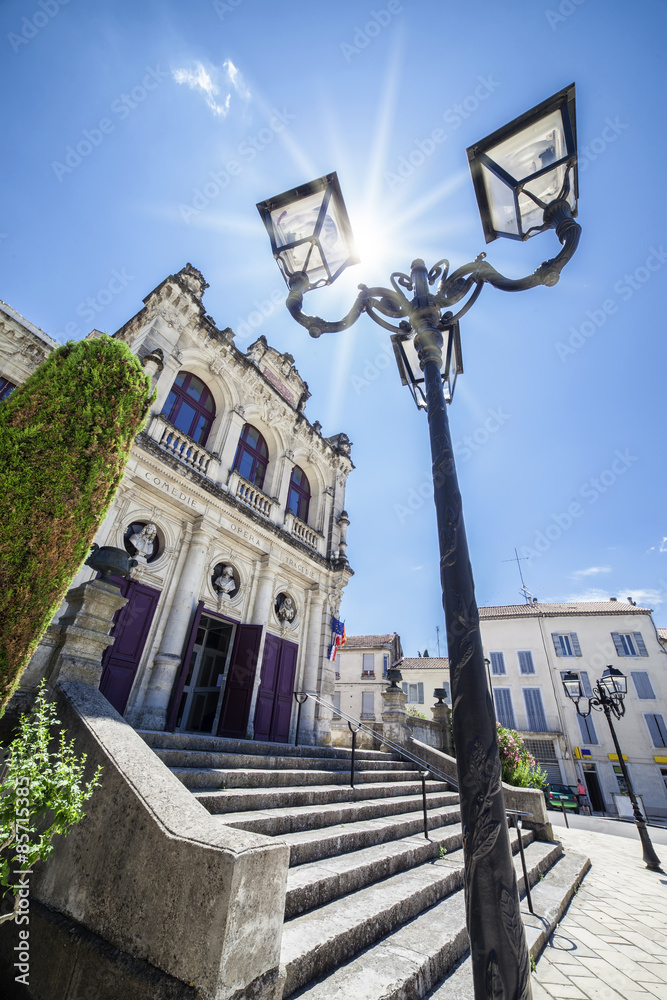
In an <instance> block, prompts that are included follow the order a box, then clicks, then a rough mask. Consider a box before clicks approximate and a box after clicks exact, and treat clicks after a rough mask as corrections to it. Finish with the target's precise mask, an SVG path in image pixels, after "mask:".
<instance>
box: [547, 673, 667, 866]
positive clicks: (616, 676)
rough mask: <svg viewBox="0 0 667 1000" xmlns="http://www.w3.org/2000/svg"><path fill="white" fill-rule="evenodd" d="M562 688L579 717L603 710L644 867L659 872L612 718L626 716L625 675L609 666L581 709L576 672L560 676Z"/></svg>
mask: <svg viewBox="0 0 667 1000" xmlns="http://www.w3.org/2000/svg"><path fill="white" fill-rule="evenodd" d="M563 687H564V688H565V694H566V695H567V697H568V698H569V699H570V700H571V701H572V702H573V703H574V707H575V708H576V710H577V715H580V716H581V718H582V719H586V718H587V717H588V716H589V715H590V714H591V710H592V709H595V710H596V711H598V712H604V714H605V716H606V719H607V722H608V723H609V729H610V731H611V738H612V740H613V741H614V746H615V748H616V756H617V757H618V763H619V764H620V767H621V772H622V774H623V778H624V779H625V784H626V786H627V789H628V795H629V796H630V801H631V802H632V812H633V813H634V817H635V824H636V826H637V832H638V833H639V839H640V840H641V842H642V853H643V857H644V861H645V862H646V867H647V868H650V870H651V871H652V872H661V871H662V868H661V866H660V858H659V857H658V855H657V854H656V853H655V850H654V847H653V844H652V843H651V838H650V836H649V832H648V828H647V826H646V823H645V821H644V817H643V816H642V814H641V812H640V810H639V803H638V802H637V796H636V795H635V790H634V788H633V787H632V782H631V781H630V775H629V773H628V769H627V767H626V766H625V759H624V757H623V754H622V752H621V747H620V744H619V742H618V737H617V735H616V730H615V729H614V724H613V722H612V721H611V717H612V715H614V716H616V718H617V719H621V718H622V717H623V716H624V715H625V704H624V702H625V696H626V694H627V692H628V679H627V677H626V676H625V674H623V673H621V671H620V670H617V669H616V667H612V666H608V667H607V669H606V670H605V671H604V673H603V674H602V677H601V678H600V680H599V681H597V682H596V683H595V685H594V686H593V693H592V695H591V696H590V697H587V698H585V701H587V702H588V707H587V708H586V709H585V710H582V709H581V708H580V707H579V703H580V702H581V700H582V698H583V696H584V695H583V689H582V686H581V681H580V680H579V675H578V674H575V673H573V672H572V671H571V670H568V672H567V673H566V674H565V675H564V676H563Z"/></svg>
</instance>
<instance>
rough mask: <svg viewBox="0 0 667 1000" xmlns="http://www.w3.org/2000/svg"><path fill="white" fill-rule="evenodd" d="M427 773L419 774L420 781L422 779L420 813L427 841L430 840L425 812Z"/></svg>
mask: <svg viewBox="0 0 667 1000" xmlns="http://www.w3.org/2000/svg"><path fill="white" fill-rule="evenodd" d="M429 773H430V772H429V771H422V772H421V779H422V811H423V813H424V836H425V837H426V839H427V840H429V839H430V838H429V835H428V815H427V812H426V779H427V778H428V776H429Z"/></svg>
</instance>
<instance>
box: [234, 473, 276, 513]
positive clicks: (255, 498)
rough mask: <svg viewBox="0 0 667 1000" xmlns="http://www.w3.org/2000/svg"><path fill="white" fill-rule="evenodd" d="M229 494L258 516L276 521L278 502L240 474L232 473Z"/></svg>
mask: <svg viewBox="0 0 667 1000" xmlns="http://www.w3.org/2000/svg"><path fill="white" fill-rule="evenodd" d="M229 493H230V495H231V496H233V497H236V499H237V500H241V501H242V503H244V504H246V505H247V506H248V507H250V508H251V509H252V510H255V511H257V513H258V514H262V515H263V516H264V517H267V518H269V520H271V521H272V520H273V519H274V518H273V516H272V515H273V512H274V509H275V507H276V506H277V504H276V501H275V500H273V499H272V498H271V497H269V496H267V495H266V493H263V492H262V490H260V489H259V487H257V486H253V484H252V483H249V482H248V480H247V479H244V478H243V476H240V475H239V474H238V472H232V474H231V476H230V477H229Z"/></svg>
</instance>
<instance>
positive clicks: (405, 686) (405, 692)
mask: <svg viewBox="0 0 667 1000" xmlns="http://www.w3.org/2000/svg"><path fill="white" fill-rule="evenodd" d="M401 687H402V688H403V694H407V693H408V685H407V682H406V681H403V683H402V684H401Z"/></svg>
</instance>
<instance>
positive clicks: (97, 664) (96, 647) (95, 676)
mask: <svg viewBox="0 0 667 1000" xmlns="http://www.w3.org/2000/svg"><path fill="white" fill-rule="evenodd" d="M65 600H66V601H67V605H68V606H67V610H66V612H65V614H64V615H63V616H62V617H61V619H60V621H59V622H58V625H57V630H58V631H57V636H55V643H54V646H53V653H52V656H51V659H50V662H49V665H48V674H47V679H48V681H49V684H50V685H51V686H53V685H55V684H56V682H57V681H62V680H72V681H83V682H84V683H86V684H90V685H92V686H93V687H95V688H98V687H99V686H100V680H101V677H102V656H103V655H104V651H105V649H106V648H107V646H111V645H112V643H113V638H112V636H110V635H109V632H110V631H111V626H112V623H113V618H114V615H115V614H116V612H117V611H120V609H121V608H123V607H125V605H126V604H127V598H126V597H121V594H120V590H119V589H118V587H116V586H115V585H114V584H113V583H105V582H104V581H103V580H89V581H88V583H83V584H81V586H80V587H73V588H72V589H71V590H70V591H69V592H68V594H67V597H66V598H65ZM51 638H54V637H53V636H51Z"/></svg>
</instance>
